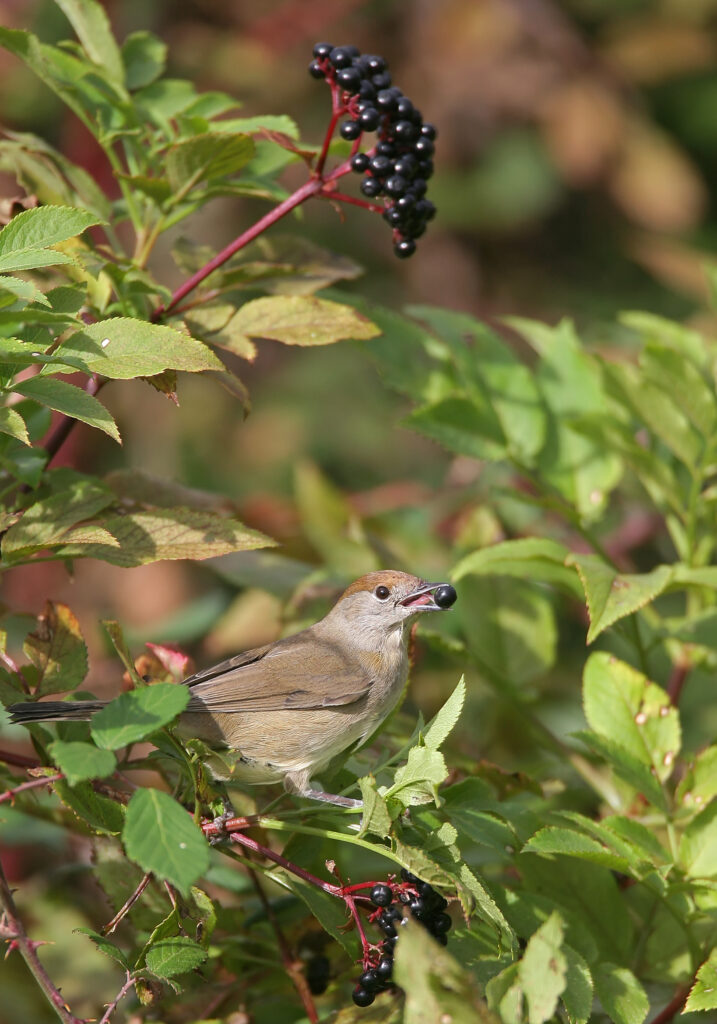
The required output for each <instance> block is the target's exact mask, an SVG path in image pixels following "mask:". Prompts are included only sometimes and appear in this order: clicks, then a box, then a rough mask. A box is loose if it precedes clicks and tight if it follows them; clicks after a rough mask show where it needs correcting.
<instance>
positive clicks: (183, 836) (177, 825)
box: [122, 684, 209, 897]
mask: <svg viewBox="0 0 717 1024" xmlns="http://www.w3.org/2000/svg"><path fill="white" fill-rule="evenodd" d="M159 685H161V684H159ZM153 689H156V687H150V688H149V689H147V690H144V691H140V692H143V693H151V691H152V690H153ZM174 689H179V687H174ZM122 842H123V844H124V848H125V850H126V852H127V856H128V857H129V859H130V860H132V861H134V862H135V864H139V866H140V867H141V868H142V869H143V870H144V871H151V872H152V873H153V874H154V875H156V876H157V878H164V879H166V880H167V881H168V882H170V883H171V884H172V885H175V886H176V887H177V889H179V891H180V892H181V893H182V895H183V896H184V897H187V896H188V895H189V892H190V888H191V886H192V883H193V882H196V880H197V879H198V878H200V877H201V875H203V874H204V872H205V871H206V870H207V868H208V867H209V846H208V844H207V841H206V840H205V838H204V836H203V834H202V831H201V829H200V828H199V827H198V826H197V825H195V823H194V821H193V820H192V818H191V815H189V814H188V813H187V812H186V811H185V810H184V808H183V807H181V806H180V804H178V803H177V802H176V801H175V800H173V799H172V797H171V796H168V795H167V794H166V793H161V792H160V791H159V790H157V789H138V790H136V791H135V792H134V793H133V794H132V799H131V800H130V802H129V806H128V807H127V815H126V818H125V825H124V829H123V831H122Z"/></svg>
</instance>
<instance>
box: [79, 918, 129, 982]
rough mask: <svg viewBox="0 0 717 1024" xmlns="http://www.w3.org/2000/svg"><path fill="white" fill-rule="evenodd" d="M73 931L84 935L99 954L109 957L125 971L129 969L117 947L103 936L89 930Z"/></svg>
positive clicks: (127, 962) (125, 959)
mask: <svg viewBox="0 0 717 1024" xmlns="http://www.w3.org/2000/svg"><path fill="white" fill-rule="evenodd" d="M74 931H76V932H80V933H81V934H82V935H86V936H87V937H88V938H89V939H91V940H92V941H93V942H94V944H95V946H96V947H97V949H99V951H100V952H101V953H104V954H105V956H108V957H110V959H111V960H114V961H116V963H118V964H119V965H120V966H121V967H123V968H124V969H125V970H126V971H128V970H129V969H130V965H129V961H128V960H127V957H126V956H125V955H124V953H123V952H122V950H121V949H120V948H119V946H115V944H114V942H110V940H109V939H107V938H105V936H104V935H98V934H97V932H93V931H92V929H91V928H75V929H74Z"/></svg>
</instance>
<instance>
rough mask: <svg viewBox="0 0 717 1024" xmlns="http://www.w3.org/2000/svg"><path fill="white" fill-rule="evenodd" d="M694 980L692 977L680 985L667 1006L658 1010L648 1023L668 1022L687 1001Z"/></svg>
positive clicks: (665, 1023)
mask: <svg viewBox="0 0 717 1024" xmlns="http://www.w3.org/2000/svg"><path fill="white" fill-rule="evenodd" d="M694 980H695V979H694V978H693V979H692V981H691V982H690V983H689V984H687V985H680V987H679V988H678V989H677V991H676V992H675V994H674V996H673V997H672V999H671V1000H670V1001H669V1003H668V1004H667V1006H665V1007H664V1009H662V1010H660V1012H659V1013H658V1014H657V1016H656V1017H653V1018H652V1020H651V1021H650V1024H669V1022H670V1021H671V1020H672V1018H673V1017H675V1016H676V1015H677V1014H678V1013H679V1012H680V1010H681V1009H682V1007H683V1006H684V1005H685V1003H686V1002H687V997H688V995H689V994H690V989H691V988H692V985H693V984H694Z"/></svg>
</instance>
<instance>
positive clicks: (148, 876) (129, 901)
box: [102, 871, 152, 935]
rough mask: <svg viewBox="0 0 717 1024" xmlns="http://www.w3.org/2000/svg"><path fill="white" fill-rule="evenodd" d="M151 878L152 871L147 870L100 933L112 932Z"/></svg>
mask: <svg viewBox="0 0 717 1024" xmlns="http://www.w3.org/2000/svg"><path fill="white" fill-rule="evenodd" d="M151 880H152V872H151V871H148V872H147V874H146V875H145V876H144V877H143V879H142V881H141V882H140V883H139V885H138V886H137V888H136V889H135V890H134V892H133V893H132V895H131V896H129V897H128V898H127V899H126V900H125V902H124V903H123V904H122V906H121V907H120V908H119V910H118V911H117V913H116V914H115V916H114V917H113V918H112V920H111V921H109V922H108V923H107V924H106V925H105V926H104V928H103V929H102V934H103V935H111V934H112V932H113V931H114V930H115V928H116V927H117V925H118V924H119V923H120V921H121V920H122V919H123V918H124V917H126V916H127V914H128V913H129V912H130V910H131V909H132V907H133V906H134V905H135V903H136V902H137V900H138V899H139V898H140V896H141V895H142V893H143V892H144V890H145V889H146V888H147V886H148V885H149V883H150V881H151Z"/></svg>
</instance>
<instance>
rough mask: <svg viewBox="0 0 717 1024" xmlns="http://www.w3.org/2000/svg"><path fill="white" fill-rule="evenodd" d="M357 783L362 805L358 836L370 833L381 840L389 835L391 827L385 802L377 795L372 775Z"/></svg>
mask: <svg viewBox="0 0 717 1024" xmlns="http://www.w3.org/2000/svg"><path fill="white" fill-rule="evenodd" d="M358 783H359V787H360V789H361V801H362V803H363V812H362V815H361V829H360V831H359V836H363V835H366V833H367V832H371V833H372V834H373V835H377V836H380V837H381V838H382V839H383V838H385V837H386V836H387V835H388V834H389V832H390V831H391V827H392V825H393V821H392V820H391V815H390V814H389V812H388V807H387V806H386V801H385V799H384V798H383V797H382V796H381V795H380V793H378V791H377V789H376V780H375V779H374V777H373V775H367V776H364V778H362V779H359V780H358Z"/></svg>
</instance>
